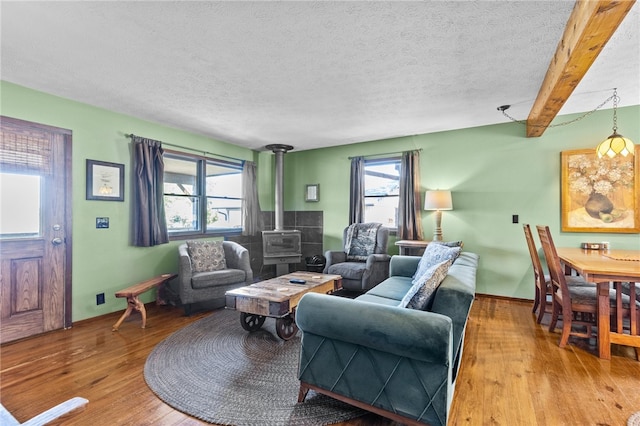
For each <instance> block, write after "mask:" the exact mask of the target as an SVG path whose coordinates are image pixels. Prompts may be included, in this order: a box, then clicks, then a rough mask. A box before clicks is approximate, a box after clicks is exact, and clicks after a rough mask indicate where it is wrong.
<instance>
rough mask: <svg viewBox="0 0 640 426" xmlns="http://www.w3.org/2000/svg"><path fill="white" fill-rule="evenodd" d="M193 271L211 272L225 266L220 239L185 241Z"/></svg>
mask: <svg viewBox="0 0 640 426" xmlns="http://www.w3.org/2000/svg"><path fill="white" fill-rule="evenodd" d="M187 251H188V252H189V257H190V258H191V268H192V269H193V272H211V271H219V270H221V269H226V268H227V262H226V260H225V258H224V248H223V247H222V241H187Z"/></svg>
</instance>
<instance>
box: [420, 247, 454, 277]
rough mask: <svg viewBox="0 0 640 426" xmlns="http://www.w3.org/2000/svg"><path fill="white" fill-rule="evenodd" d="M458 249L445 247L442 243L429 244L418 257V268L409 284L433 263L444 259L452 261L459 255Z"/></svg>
mask: <svg viewBox="0 0 640 426" xmlns="http://www.w3.org/2000/svg"><path fill="white" fill-rule="evenodd" d="M460 250H461V248H460V247H447V246H445V245H443V244H429V245H428V246H427V248H425V249H424V253H423V254H422V259H420V263H418V269H416V273H415V274H414V275H413V281H411V284H415V283H416V280H418V279H419V278H421V277H422V276H423V275H424V274H425V272H427V269H429V268H430V267H432V266H433V265H435V264H437V263H440V262H443V261H445V260H451V263H453V262H454V261H455V260H456V259H457V258H458V256H459V255H460Z"/></svg>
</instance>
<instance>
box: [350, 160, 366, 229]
mask: <svg viewBox="0 0 640 426" xmlns="http://www.w3.org/2000/svg"><path fill="white" fill-rule="evenodd" d="M349 185H350V186H349V225H351V224H352V223H362V222H364V157H354V158H352V159H351V180H350V184H349Z"/></svg>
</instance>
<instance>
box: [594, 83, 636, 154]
mask: <svg viewBox="0 0 640 426" xmlns="http://www.w3.org/2000/svg"><path fill="white" fill-rule="evenodd" d="M618 99H620V98H619V97H618V91H617V89H613V134H612V135H611V136H609V137H608V138H607V139H605V140H604V141H602V142H601V143H600V145H598V147H597V148H596V152H597V153H598V158H602V157H604V156H605V155H606V156H607V157H609V158H613V157H615V156H616V155H618V154H620V155H622V156H623V157H626V156H627V155H629V154H630V155H633V149H634V145H633V142H631V139H629V138H625V137H624V136H622V135H620V134H619V133H618V115H617V111H618Z"/></svg>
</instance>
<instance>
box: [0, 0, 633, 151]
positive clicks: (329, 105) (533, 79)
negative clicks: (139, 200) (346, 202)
mask: <svg viewBox="0 0 640 426" xmlns="http://www.w3.org/2000/svg"><path fill="white" fill-rule="evenodd" d="M573 4H574V3H573V1H526V0H525V1H422V2H400V1H387V2H371V1H369V2H355V1H340V2H329V1H320V2H318V1H306V2H237V1H236V2H211V1H198V2H196V1H192V2H191V1H188V2H187V1H180V2H167V1H160V2H157V1H135V2H134V1H103V2H93V1H73V2H56V1H47V2H11V1H1V3H0V14H1V19H2V21H1V22H2V30H1V43H2V45H1V49H2V51H1V54H2V62H1V66H0V73H1V74H0V75H1V78H2V79H3V80H5V81H9V82H12V83H16V84H19V85H24V86H27V87H30V88H34V89H37V90H41V91H43V92H47V93H51V94H54V95H58V96H62V97H65V98H69V99H73V100H77V101H80V102H84V103H87V104H91V105H95V106H98V107H102V108H105V109H108V110H112V111H117V112H121V113H124V114H127V115H131V116H135V117H139V118H142V119H145V120H149V121H153V122H158V123H162V124H164V125H167V126H170V127H175V128H179V129H184V130H188V131H191V132H194V133H198V134H202V135H206V136H208V137H211V138H214V139H217V140H221V141H225V142H230V143H232V144H236V145H240V146H243V147H247V148H251V149H258V150H259V149H264V146H265V145H267V144H274V143H277V144H289V145H293V146H294V147H295V148H296V150H303V149H313V148H320V147H327V146H335V145H343V144H350V143H356V142H363V141H371V140H378V139H385V138H391V137H396V136H406V135H414V134H422V133H432V132H438V131H443V130H451V129H459V128H467V127H473V126H481V125H486V124H494V123H501V122H505V121H507V119H506V118H505V117H503V116H502V115H501V114H500V112H498V111H497V110H496V108H497V107H498V106H500V105H503V104H511V105H513V106H512V107H511V109H509V110H508V111H507V112H508V113H509V114H510V115H512V116H514V117H516V118H518V119H523V120H524V119H526V118H527V116H528V114H529V111H530V109H531V106H532V105H533V102H534V100H535V98H536V96H537V93H538V90H539V88H540V84H541V83H542V80H543V78H544V75H545V73H546V70H547V67H548V66H549V62H550V60H551V58H552V56H553V53H554V52H555V50H556V47H557V44H558V41H559V40H560V38H561V36H562V33H563V30H564V27H565V24H566V21H567V19H568V18H569V15H570V14H571V10H572V8H573ZM639 9H640V7H639V6H638V4H637V3H636V4H635V6H634V7H633V9H632V10H631V12H630V13H629V14H628V15H627V17H626V18H625V20H624V21H623V23H622V25H621V26H620V28H619V29H618V31H617V32H616V34H615V35H614V36H613V38H612V39H611V40H610V41H609V43H608V44H607V46H605V48H604V50H603V52H602V53H601V54H600V56H599V57H598V59H596V62H595V63H594V65H593V66H592V68H591V69H590V71H589V72H588V73H587V75H586V76H585V78H584V79H583V80H582V82H581V83H580V84H579V85H578V87H577V88H576V90H575V92H574V94H573V95H572V97H571V98H570V99H569V101H568V102H567V104H565V106H564V107H563V109H562V110H561V111H560V114H568V113H574V112H584V111H588V110H591V109H593V108H595V107H596V106H597V105H598V104H600V103H601V102H602V101H604V100H605V99H606V98H607V97H609V96H610V95H611V94H612V90H613V88H614V87H617V88H618V94H619V96H620V98H621V101H620V106H626V105H638V104H640V41H639V31H638V28H640V14H639ZM611 107H612V104H611V103H609V104H607V105H606V106H605V108H611ZM557 120H559V121H561V117H560V118H559V119H557ZM123 130H124V131H126V132H129V131H130V132H135V129H123ZM551 131H553V129H549V130H547V132H551ZM523 134H524V126H523ZM143 136H147V135H143ZM150 137H151V136H150ZM166 142H174V143H177V141H166Z"/></svg>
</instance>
